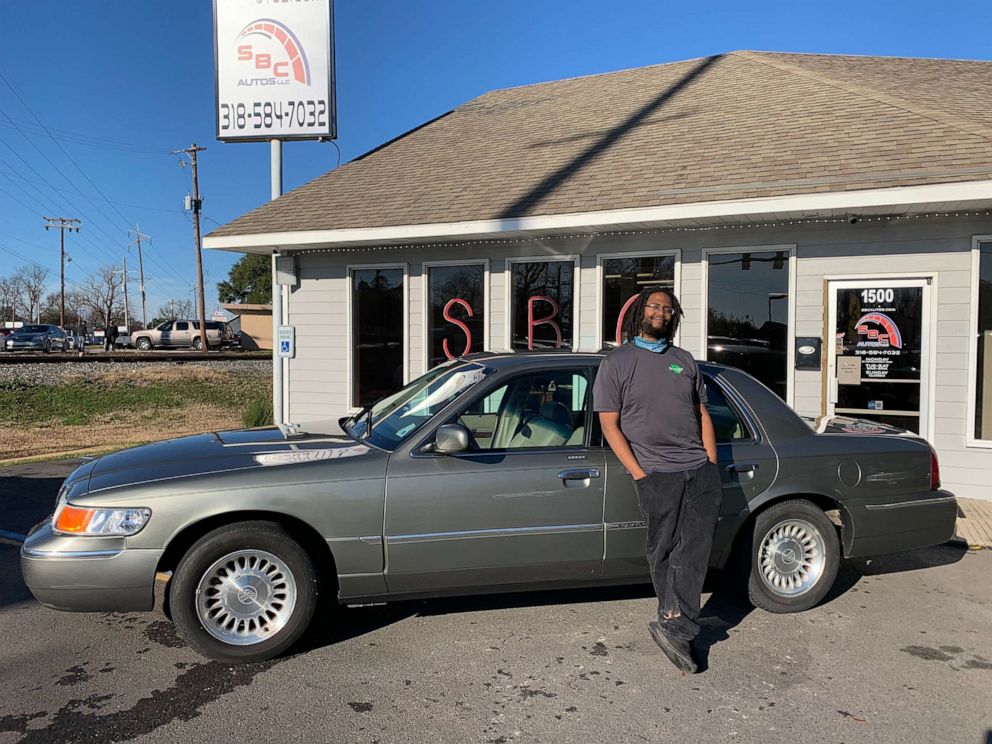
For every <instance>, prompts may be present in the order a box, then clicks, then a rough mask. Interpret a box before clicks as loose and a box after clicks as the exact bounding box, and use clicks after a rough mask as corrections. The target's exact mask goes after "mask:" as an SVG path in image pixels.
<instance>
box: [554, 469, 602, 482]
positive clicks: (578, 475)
mask: <svg viewBox="0 0 992 744" xmlns="http://www.w3.org/2000/svg"><path fill="white" fill-rule="evenodd" d="M558 477H559V478H561V479H562V480H586V479H587V478H598V477H599V468H581V469H579V470H562V471H561V472H560V473H558Z"/></svg>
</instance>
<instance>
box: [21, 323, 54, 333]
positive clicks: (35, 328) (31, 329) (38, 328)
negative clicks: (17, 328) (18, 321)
mask: <svg viewBox="0 0 992 744" xmlns="http://www.w3.org/2000/svg"><path fill="white" fill-rule="evenodd" d="M47 332H48V326H43V325H29V326H24V327H23V328H21V333H47Z"/></svg>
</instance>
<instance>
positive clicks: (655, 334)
mask: <svg viewBox="0 0 992 744" xmlns="http://www.w3.org/2000/svg"><path fill="white" fill-rule="evenodd" d="M671 327H672V319H671V318H665V319H664V320H663V321H662V325H661V328H658V329H656V328H655V327H654V326H653V325H652V324H651V321H650V320H648V319H647V318H644V319H642V320H641V328H640V335H641V336H647V337H650V338H658V339H662V338H668V329H669V328H671Z"/></svg>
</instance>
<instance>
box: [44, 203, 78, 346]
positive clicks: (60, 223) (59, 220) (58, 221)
mask: <svg viewBox="0 0 992 744" xmlns="http://www.w3.org/2000/svg"><path fill="white" fill-rule="evenodd" d="M80 226H81V223H80V222H79V220H77V219H71V218H69V217H45V230H50V229H52V228H55V229H56V230H58V231H59V285H60V290H59V327H60V328H64V327H65V231H66V230H68V231H69V232H72V231H73V230H75V231H76V232H79V228H80Z"/></svg>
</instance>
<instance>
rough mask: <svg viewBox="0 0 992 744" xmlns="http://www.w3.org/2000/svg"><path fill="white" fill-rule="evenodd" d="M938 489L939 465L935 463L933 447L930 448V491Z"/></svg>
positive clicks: (935, 454)
mask: <svg viewBox="0 0 992 744" xmlns="http://www.w3.org/2000/svg"><path fill="white" fill-rule="evenodd" d="M938 488H940V463H938V462H937V453H936V451H935V450H934V448H933V446H932V445H931V446H930V490H931V491H936V490H937V489H938Z"/></svg>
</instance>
